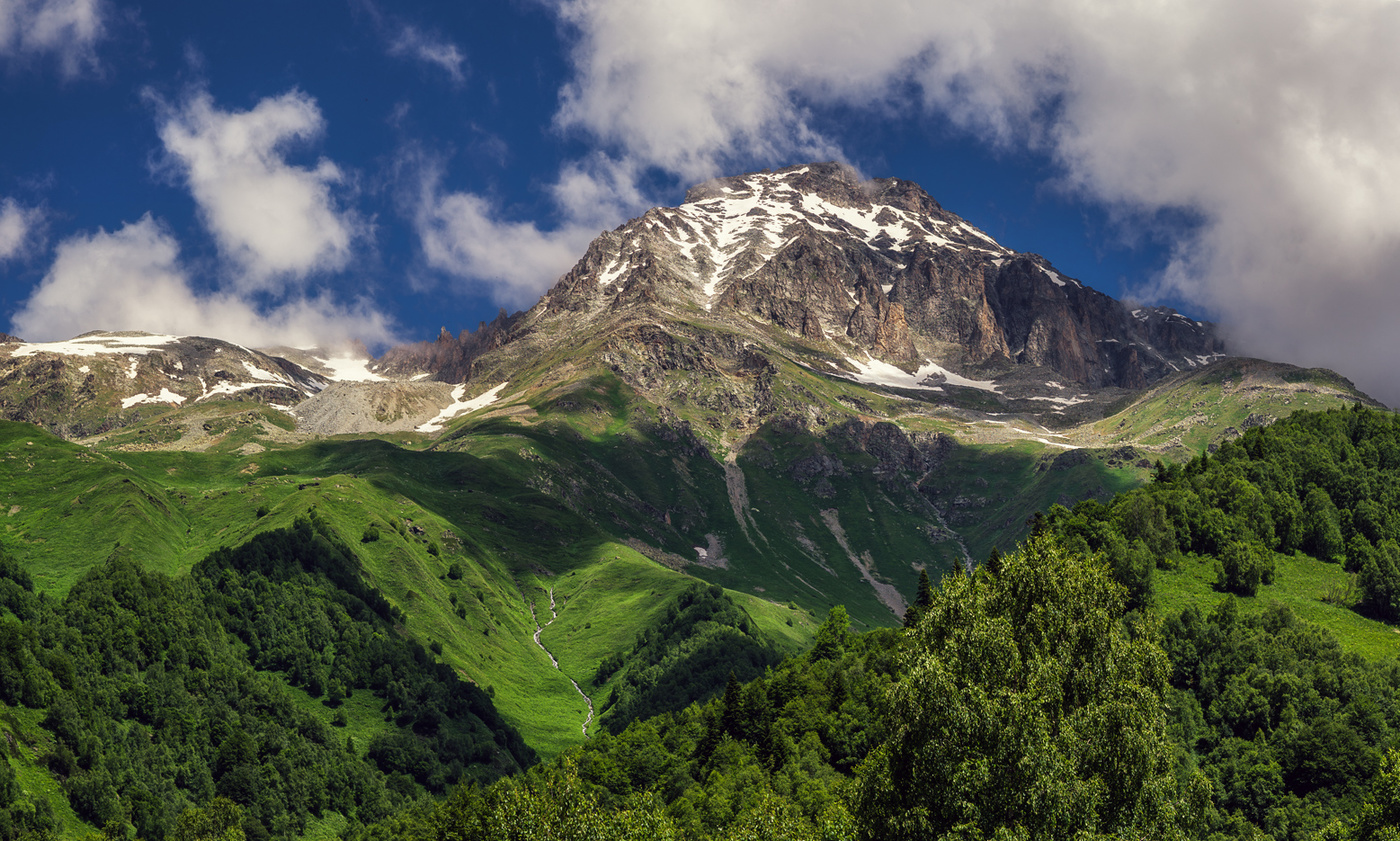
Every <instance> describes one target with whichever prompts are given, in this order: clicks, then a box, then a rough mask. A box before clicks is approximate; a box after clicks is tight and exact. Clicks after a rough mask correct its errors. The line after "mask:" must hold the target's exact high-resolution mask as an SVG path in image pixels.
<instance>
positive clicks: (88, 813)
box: [0, 520, 533, 841]
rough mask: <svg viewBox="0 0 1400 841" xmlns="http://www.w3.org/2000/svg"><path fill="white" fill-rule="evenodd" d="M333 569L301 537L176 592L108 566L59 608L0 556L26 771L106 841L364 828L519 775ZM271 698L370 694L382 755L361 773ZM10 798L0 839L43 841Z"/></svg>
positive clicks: (513, 741)
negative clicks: (108, 840) (205, 828)
mask: <svg viewBox="0 0 1400 841" xmlns="http://www.w3.org/2000/svg"><path fill="white" fill-rule="evenodd" d="M347 569H348V570H349V571H350V572H357V571H358V565H356V564H354V559H353V556H351V555H350V554H349V553H348V552H347V551H346V550H345V549H344V547H341V546H338V545H336V544H335V542H334V541H333V540H331V539H330V538H329V537H328V535H327V534H325V533H324V530H322V529H321V528H320V527H319V525H318V524H317V523H316V522H315V521H314V520H301V521H299V522H298V523H297V524H296V526H295V527H294V528H292V529H289V530H285V531H281V532H275V533H269V534H266V535H263V536H261V537H259V538H257V539H255V540H254V541H253V542H252V543H250V544H248V545H247V546H245V547H242V548H240V549H234V550H227V551H223V552H220V553H217V554H216V555H215V556H212V557H211V558H210V559H208V560H206V561H205V562H203V563H201V564H200V565H199V566H198V568H197V569H196V572H195V574H193V575H191V576H189V577H186V578H181V579H171V578H169V577H166V576H164V575H160V574H157V573H152V572H147V571H144V570H142V569H141V568H140V567H139V565H138V564H137V563H135V562H134V561H132V560H131V559H129V558H126V557H124V556H123V555H122V554H121V553H120V552H118V553H115V554H114V556H113V557H112V558H111V559H109V560H108V562H107V563H105V564H104V565H102V566H100V567H96V568H94V569H92V570H91V571H89V572H88V574H87V575H85V576H84V577H83V579H82V580H80V581H79V582H78V583H77V584H76V585H75V586H74V587H73V589H72V590H71V591H70V592H69V593H68V595H67V596H66V597H65V598H64V599H63V600H62V601H55V600H52V599H49V598H47V597H44V596H40V595H36V594H35V593H34V592H33V588H32V584H31V582H30V581H29V580H28V577H27V576H25V575H24V573H23V572H22V571H21V570H20V569H19V568H18V567H17V565H15V564H14V563H13V562H12V561H10V560H9V559H8V558H4V557H3V556H0V603H3V606H4V609H5V610H4V615H3V617H0V701H3V702H4V703H5V704H6V705H9V706H11V707H28V708H31V709H43V710H44V715H43V718H42V722H41V724H42V726H43V728H44V729H45V730H46V731H47V732H48V733H49V734H51V735H52V738H51V740H45V739H41V740H40V741H39V742H38V743H37V746H38V759H39V761H40V762H41V764H42V765H43V767H44V768H45V769H46V770H47V771H48V772H49V773H50V774H51V775H52V776H53V777H54V778H55V779H56V780H57V781H58V782H59V783H60V786H61V790H62V793H63V796H65V797H66V798H67V800H68V801H69V803H70V804H71V806H72V808H73V810H74V811H75V812H76V813H77V814H78V816H79V817H81V818H82V819H84V820H86V821H88V822H89V823H92V824H93V825H95V826H98V827H102V828H104V833H105V834H106V835H108V836H110V837H132V836H134V837H136V838H141V839H148V841H153V840H154V839H163V838H173V837H197V836H192V835H190V831H191V830H190V827H191V826H195V825H197V824H199V821H200V820H206V819H208V820H212V818H210V816H211V815H215V816H220V817H219V820H220V821H222V823H220V824H219V825H221V826H223V825H225V824H228V823H229V821H230V820H232V825H229V826H225V829H228V830H229V831H231V832H232V831H235V830H236V832H237V833H238V834H239V836H241V837H246V838H267V837H278V838H293V837H297V836H298V835H300V834H301V833H302V832H304V831H305V830H306V828H307V826H308V823H309V822H310V820H311V819H312V818H314V817H317V816H321V815H324V814H325V813H326V812H327V811H336V812H340V813H342V814H344V815H346V816H347V817H349V818H350V819H351V820H352V821H362V822H373V821H377V820H380V819H382V818H384V817H386V816H387V815H389V814H391V813H392V812H393V811H394V810H396V809H398V808H401V807H403V806H404V805H405V804H407V803H410V802H412V801H413V800H414V799H415V798H416V797H418V796H419V795H420V794H421V792H422V791H423V789H422V788H420V787H419V784H421V785H422V786H423V787H426V788H427V789H428V790H436V791H442V790H443V789H444V788H445V787H446V785H448V784H450V783H455V782H456V781H457V780H458V779H459V778H462V777H464V776H465V777H466V778H469V779H471V778H475V779H481V780H489V779H494V778H495V777H496V776H498V775H499V774H500V773H504V772H511V771H518V770H519V769H520V768H521V767H523V766H525V765H528V764H530V762H532V761H533V755H532V754H531V752H530V751H529V750H528V748H526V747H525V746H524V744H523V742H521V741H520V738H519V735H518V734H516V733H514V732H513V731H511V730H510V729H509V728H507V727H506V726H505V725H504V724H503V723H501V722H500V720H499V719H498V718H497V717H496V715H495V712H494V710H493V709H492V708H491V706H490V703H489V700H487V699H486V698H485V696H484V695H483V694H481V693H480V692H479V691H477V690H476V689H475V688H474V687H470V686H467V685H465V684H463V683H461V682H460V681H458V680H457V679H456V677H455V675H454V674H452V672H451V670H450V669H447V668H446V667H443V666H441V665H440V664H437V663H435V662H434V661H433V660H432V658H431V657H430V656H428V655H427V653H426V652H424V651H423V650H422V648H421V646H418V645H417V644H416V643H414V642H411V641H409V640H408V639H406V638H405V637H403V636H402V635H401V634H399V633H397V632H396V631H395V630H394V628H393V626H392V624H391V622H390V619H391V618H395V617H394V614H393V612H392V610H389V609H387V608H388V605H387V603H385V602H384V601H383V599H382V597H380V596H378V594H377V593H374V592H372V591H370V590H369V589H367V588H365V587H364V586H363V584H362V583H361V584H360V585H358V586H356V585H355V582H354V580H353V579H352V578H351V577H350V576H349V575H347V574H346V570H347ZM335 580H339V581H341V582H344V583H347V584H348V585H349V588H348V589H347V588H344V587H341V586H337V584H336V583H335ZM277 673H281V674H282V675H283V676H284V677H279V676H276V674H277ZM284 679H285V680H287V681H289V682H291V683H292V684H294V685H298V686H302V687H305V688H306V689H307V690H308V692H312V694H313V695H319V696H323V697H324V700H325V701H326V702H327V703H330V704H334V703H336V701H337V696H346V697H348V696H349V695H350V693H352V692H357V691H364V692H372V693H375V694H376V696H378V697H379V698H380V699H382V700H383V709H384V712H385V715H386V717H387V718H388V719H389V720H390V722H392V724H389V723H386V728H387V729H388V730H389V731H390V733H391V735H386V736H379V737H376V738H375V740H374V742H373V743H372V744H371V745H369V750H368V754H369V756H368V758H362V757H361V756H360V755H359V751H358V750H357V749H356V746H355V745H354V744H353V741H352V740H349V739H347V737H346V736H345V735H344V734H343V731H339V730H337V729H336V728H333V727H330V726H327V725H325V724H323V723H322V722H321V720H320V719H319V718H317V717H316V716H315V715H313V714H312V713H311V712H310V711H307V710H305V709H303V708H302V707H300V706H298V704H297V703H296V702H295V701H294V700H293V697H292V694H291V693H290V692H289V691H288V689H287V687H286V684H285V683H284V682H283V680H284ZM318 690H319V691H318ZM394 724H397V725H398V727H397V728H395V727H394V726H393V725H394ZM19 750H28V748H20V747H13V746H12V747H10V751H11V753H12V754H13V755H16V756H18V753H16V751H19ZM9 770H10V767H9V764H8V763H6V765H5V768H4V771H9ZM8 779H9V778H8V777H7V776H6V775H5V774H4V773H3V772H0V796H4V798H5V799H4V801H3V802H0V838H11V837H35V838H44V837H51V836H52V835H53V832H54V831H55V826H54V821H53V817H52V815H53V811H54V807H53V804H49V803H45V802H43V798H42V796H41V795H38V794H30V795H28V796H24V795H22V794H20V793H18V789H17V787H16V786H13V785H11V784H9V783H8V782H7V780H8ZM230 816H232V817H230ZM192 822H193V823H192ZM229 837H232V836H229Z"/></svg>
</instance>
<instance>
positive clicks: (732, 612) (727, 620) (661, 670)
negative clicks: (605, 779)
mask: <svg viewBox="0 0 1400 841" xmlns="http://www.w3.org/2000/svg"><path fill="white" fill-rule="evenodd" d="M780 659H781V658H780V657H779V655H778V653H777V651H775V650H774V648H773V645H772V644H771V643H769V642H767V641H765V640H763V639H762V638H761V637H760V636H759V634H758V631H757V629H756V628H755V627H754V623H753V619H752V618H750V617H749V615H748V614H747V613H745V612H744V611H743V609H741V608H740V607H739V606H737V605H736V604H734V600H733V599H731V598H730V597H729V595H728V594H727V593H725V592H724V589H723V588H722V587H719V586H718V585H713V584H712V585H709V586H706V585H704V584H701V583H699V582H697V583H695V584H692V585H691V586H690V588H689V589H687V590H685V591H684V592H682V593H681V594H680V595H679V596H677V597H676V600H675V601H674V602H672V603H671V604H670V605H668V606H667V608H666V613H665V614H664V615H663V616H662V618H661V621H660V622H658V623H657V624H656V626H655V627H653V628H649V629H648V630H646V631H643V632H642V633H641V634H639V635H638V637H637V642H636V643H635V644H634V645H633V646H632V650H631V651H630V652H621V651H619V652H614V653H613V654H611V655H609V656H608V657H605V658H604V659H603V662H602V663H600V664H599V665H598V672H597V674H596V675H595V677H594V681H593V682H594V684H595V685H600V684H603V683H605V682H607V681H608V680H609V678H610V677H612V676H613V675H614V674H615V673H617V672H618V670H619V669H623V665H624V664H626V668H625V670H623V671H622V672H621V673H620V674H617V677H616V679H615V680H613V681H612V685H611V688H610V689H609V691H608V698H607V701H606V702H605V703H604V704H603V709H602V723H603V725H604V726H605V727H607V728H608V730H609V731H611V732H613V733H617V732H619V731H621V730H622V729H623V728H624V727H626V726H627V725H628V724H629V723H630V722H632V721H635V720H636V719H639V718H649V717H651V716H653V715H657V714H659V713H663V712H675V711H677V710H680V709H683V708H684V707H686V706H687V705H689V704H690V703H691V702H693V701H701V700H706V699H708V698H709V697H710V696H712V695H714V694H715V693H716V691H717V690H718V688H719V687H722V686H724V684H725V676H726V675H730V676H732V677H737V679H738V680H741V681H749V680H752V679H754V678H756V677H758V676H759V675H761V674H762V673H763V669H764V667H765V666H770V665H774V664H776V663H777V662H778V661H779V660H780Z"/></svg>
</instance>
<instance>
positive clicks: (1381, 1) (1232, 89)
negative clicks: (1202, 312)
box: [555, 0, 1400, 402]
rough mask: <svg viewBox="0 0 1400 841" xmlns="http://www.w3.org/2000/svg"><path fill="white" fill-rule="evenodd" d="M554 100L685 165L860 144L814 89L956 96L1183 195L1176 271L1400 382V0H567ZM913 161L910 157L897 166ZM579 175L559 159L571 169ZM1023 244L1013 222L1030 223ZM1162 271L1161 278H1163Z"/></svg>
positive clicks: (901, 99)
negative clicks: (829, 130) (567, 57)
mask: <svg viewBox="0 0 1400 841" xmlns="http://www.w3.org/2000/svg"><path fill="white" fill-rule="evenodd" d="M555 9H556V11H557V13H558V15H559V16H560V18H561V19H562V20H563V21H565V22H566V24H567V25H568V26H569V27H570V28H571V31H572V32H573V35H574V37H575V41H574V46H573V52H572V60H573V63H574V69H575V75H574V78H573V80H572V81H571V82H570V83H569V84H568V85H567V86H566V88H565V89H564V91H563V96H562V100H561V107H560V110H559V112H558V114H557V117H556V120H557V124H558V125H559V126H560V127H561V128H563V129H565V130H567V131H573V132H577V133H580V134H582V135H584V136H586V137H589V138H591V139H593V140H595V141H597V142H600V143H602V144H603V146H604V148H606V149H608V150H610V154H612V155H613V157H614V158H615V159H616V160H619V161H624V162H625V163H626V167H625V168H628V169H630V170H631V171H634V172H640V171H645V170H646V169H647V168H648V167H655V168H659V169H661V170H662V171H665V172H667V173H671V174H674V175H676V176H678V177H681V178H684V179H688V180H691V181H694V180H699V179H701V178H704V177H707V176H709V175H713V174H716V173H718V172H726V171H728V170H731V169H734V168H736V167H738V166H749V165H752V164H754V163H760V164H770V163H773V164H779V163H791V162H793V161H794V160H802V159H807V158H814V157H838V158H839V157H842V154H841V148H840V138H838V137H827V136H823V135H822V134H821V133H820V132H819V131H818V130H817V129H816V128H815V126H816V125H817V123H816V121H815V120H813V118H812V113H813V111H814V110H816V109H821V108H824V107H827V106H842V107H845V108H855V109H857V110H858V111H860V110H864V111H865V112H867V113H869V114H871V115H872V116H875V117H881V118H888V117H894V118H901V117H902V116H903V115H905V114H909V113H912V112H917V111H918V110H919V109H920V108H923V109H927V111H933V112H937V113H941V114H943V115H945V116H948V117H950V118H951V119H952V120H954V121H955V122H956V123H957V124H959V125H961V126H963V127H964V128H966V129H967V130H969V131H972V132H975V133H977V134H978V135H979V136H981V137H983V138H985V139H987V140H988V141H989V142H993V143H998V144H1004V145H1012V146H1028V147H1033V148H1036V149H1038V150H1041V151H1042V152H1044V153H1046V154H1048V155H1049V156H1051V158H1052V159H1053V160H1054V161H1056V163H1057V164H1058V165H1059V167H1060V168H1061V173H1062V178H1061V180H1060V183H1061V186H1063V187H1065V188H1067V189H1069V190H1072V191H1075V192H1077V193H1078V194H1079V195H1081V196H1083V197H1086V198H1089V199H1091V200H1094V201H1098V202H1101V203H1104V204H1105V205H1108V206H1111V207H1113V208H1114V209H1115V210H1117V211H1124V212H1126V214H1127V216H1128V217H1129V218H1132V217H1133V216H1134V215H1135V214H1142V215H1143V216H1151V215H1152V214H1154V213H1157V212H1158V211H1161V210H1186V211H1188V212H1189V213H1190V214H1193V215H1195V216H1196V217H1198V218H1199V219H1201V220H1202V225H1201V226H1200V227H1198V228H1195V229H1193V230H1190V231H1185V232H1182V233H1180V234H1179V235H1178V236H1179V240H1178V244H1177V252H1176V253H1177V257H1176V259H1175V260H1174V261H1173V262H1172V264H1171V266H1169V267H1168V269H1167V270H1166V271H1165V272H1164V273H1163V274H1162V276H1161V277H1160V278H1158V279H1157V282H1156V284H1155V288H1156V289H1157V290H1158V291H1164V292H1169V293H1176V294H1182V295H1186V296H1188V297H1190V298H1191V299H1192V300H1195V301H1196V302H1198V303H1199V304H1201V305H1203V306H1205V307H1208V308H1209V309H1211V310H1212V311H1213V312H1214V313H1216V314H1217V315H1218V316H1219V317H1221V318H1222V320H1223V321H1225V322H1226V323H1227V324H1228V325H1229V327H1230V329H1231V330H1232V331H1233V335H1234V336H1235V338H1236V340H1237V342H1238V348H1239V349H1241V350H1243V351H1247V352H1252V353H1256V354H1260V355H1265V356H1270V357H1273V358H1279V359H1284V360H1288V361H1295V362H1300V363H1304V364H1323V365H1328V366H1330V367H1334V368H1336V369H1338V370H1340V371H1341V372H1343V373H1344V374H1346V375H1348V376H1351V377H1353V378H1354V379H1356V380H1357V381H1358V384H1360V385H1362V387H1363V388H1367V389H1369V390H1371V391H1372V392H1373V393H1375V394H1376V395H1377V396H1379V397H1381V398H1382V399H1386V400H1388V401H1390V402H1400V384H1397V381H1396V380H1395V378H1394V375H1393V372H1392V371H1391V367H1392V362H1391V357H1393V356H1394V350H1395V340H1394V338H1393V337H1394V336H1395V335H1397V333H1396V331H1395V328H1394V326H1393V323H1392V322H1394V321H1395V320H1396V319H1397V318H1400V262H1397V260H1396V258H1397V257H1400V202H1396V201H1394V196H1396V195H1398V194H1400V154H1398V153H1397V152H1396V149H1397V148H1400V145H1398V144H1397V140H1400V86H1396V85H1395V84H1394V80H1395V79H1396V78H1400V50H1396V49H1395V45H1396V44H1397V43H1400V4H1397V3H1394V2H1390V0H1275V2H1269V3H1263V2H1258V0H1227V2H1220V1H1219V0H1192V1H1191V2H1182V3H1117V4H1114V3H1109V4H1105V3H1102V2H1097V0H1035V2H1029V0H986V2H981V3H975V4H974V3H965V2H954V0H929V1H928V2H922V3H907V2H903V1H902V0H873V1H872V0H809V2H803V3H786V2H780V3H761V4H753V3H747V2H743V0H713V1H712V2H707V3H684V2H679V1H678V0H673V2H656V0H557V2H556V3H555ZM889 174H892V175H899V174H901V173H889ZM561 183H562V182H561ZM1012 245H1013V246H1014V243H1013V244H1012ZM1148 291H1150V290H1148Z"/></svg>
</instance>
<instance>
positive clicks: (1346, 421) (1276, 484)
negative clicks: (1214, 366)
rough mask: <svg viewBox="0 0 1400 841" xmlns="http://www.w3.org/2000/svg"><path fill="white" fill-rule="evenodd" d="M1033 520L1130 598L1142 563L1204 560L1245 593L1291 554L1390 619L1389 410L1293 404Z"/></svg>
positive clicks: (1398, 436)
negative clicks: (1265, 422) (1121, 486)
mask: <svg viewBox="0 0 1400 841" xmlns="http://www.w3.org/2000/svg"><path fill="white" fill-rule="evenodd" d="M1042 527H1048V528H1050V529H1051V530H1053V531H1054V532H1056V533H1057V534H1059V535H1060V536H1061V537H1062V539H1063V540H1064V541H1065V542H1066V544H1067V545H1068V546H1069V547H1070V548H1072V549H1074V550H1077V551H1081V552H1101V553H1103V555H1104V556H1105V557H1106V558H1107V559H1108V561H1109V563H1110V565H1111V566H1112V567H1113V570H1114V573H1115V575H1116V576H1117V578H1118V580H1119V581H1121V582H1122V583H1123V584H1124V585H1125V586H1126V587H1127V588H1128V590H1129V593H1130V594H1131V600H1132V604H1133V606H1135V607H1141V606H1144V605H1146V604H1148V603H1149V602H1150V601H1151V597H1152V589H1153V572H1154V570H1155V569H1156V568H1158V567H1159V566H1161V567H1171V566H1173V565H1175V564H1177V563H1179V561H1180V559H1181V558H1182V557H1183V556H1185V555H1189V554H1195V555H1197V556H1202V557H1206V556H1208V557H1210V558H1213V559H1214V561H1215V563H1216V575H1217V586H1218V587H1219V588H1220V589H1222V590H1227V591H1229V592H1233V593H1236V594H1239V595H1245V596H1249V595H1254V593H1256V592H1257V591H1258V588H1259V585H1260V584H1267V583H1271V582H1272V581H1273V579H1274V576H1275V570H1276V561H1275V559H1276V556H1277V555H1280V554H1282V555H1292V554H1294V553H1303V554H1306V555H1309V556H1311V557H1314V558H1317V559H1320V560H1323V561H1327V562H1331V563H1337V564H1342V565H1343V566H1344V567H1345V568H1346V570H1347V571H1349V572H1354V573H1357V584H1358V587H1357V591H1358V598H1357V602H1356V605H1355V606H1356V608H1357V609H1358V610H1360V611H1362V612H1363V613H1366V614H1368V615H1370V616H1373V617H1375V618H1377V619H1381V620H1383V621H1387V622H1397V621H1400V416H1397V415H1396V414H1394V413H1392V412H1385V411H1380V410H1376V409H1370V408H1367V407H1365V406H1362V405H1360V404H1357V405H1355V406H1353V407H1352V408H1350V409H1334V410H1331V411H1328V412H1298V413H1295V414H1294V415H1292V416H1291V417H1289V418H1287V419H1285V420H1281V421H1278V422H1277V423H1274V424H1272V425H1271V426H1267V427H1256V428H1254V429H1250V430H1248V431H1247V432H1246V433H1245V434H1244V435H1243V436H1242V437H1240V438H1238V439H1236V440H1234V441H1228V442H1225V443H1223V444H1221V445H1220V448H1219V450H1218V451H1217V452H1216V453H1215V454H1214V455H1210V454H1204V453H1203V454H1202V455H1200V456H1198V457H1196V458H1194V459H1192V460H1191V461H1190V462H1189V463H1187V464H1185V465H1164V464H1161V463H1158V465H1157V472H1156V475H1155V477H1154V479H1153V481H1152V483H1151V484H1150V485H1148V486H1146V487H1144V488H1140V489H1138V490H1135V491H1131V492H1129V493H1126V494H1122V495H1120V496H1118V497H1116V498H1115V499H1114V500H1112V501H1111V502H1109V503H1107V504H1105V503H1101V502H1098V501H1096V500H1086V501H1084V502H1080V503H1079V504H1077V505H1075V506H1074V509H1073V510H1072V511H1070V510H1066V509H1065V508H1063V507H1061V506H1055V507H1053V508H1052V509H1051V510H1050V512H1049V513H1048V515H1047V516H1046V517H1045V518H1044V522H1043V523H1042Z"/></svg>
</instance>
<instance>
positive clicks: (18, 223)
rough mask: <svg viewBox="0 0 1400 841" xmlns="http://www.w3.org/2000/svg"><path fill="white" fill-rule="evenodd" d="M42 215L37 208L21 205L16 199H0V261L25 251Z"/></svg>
mask: <svg viewBox="0 0 1400 841" xmlns="http://www.w3.org/2000/svg"><path fill="white" fill-rule="evenodd" d="M41 216H42V214H41V213H40V211H39V210H38V209H37V208H25V207H21V206H20V205H19V203H18V202H16V201H15V200H14V199H5V200H4V201H0V263H3V262H5V261H6V260H10V259H13V258H15V257H18V256H20V255H21V254H23V253H24V252H25V250H26V249H27V248H28V247H29V245H30V243H31V240H32V237H33V234H34V228H35V226H36V225H38V223H39V220H40V218H41Z"/></svg>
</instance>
